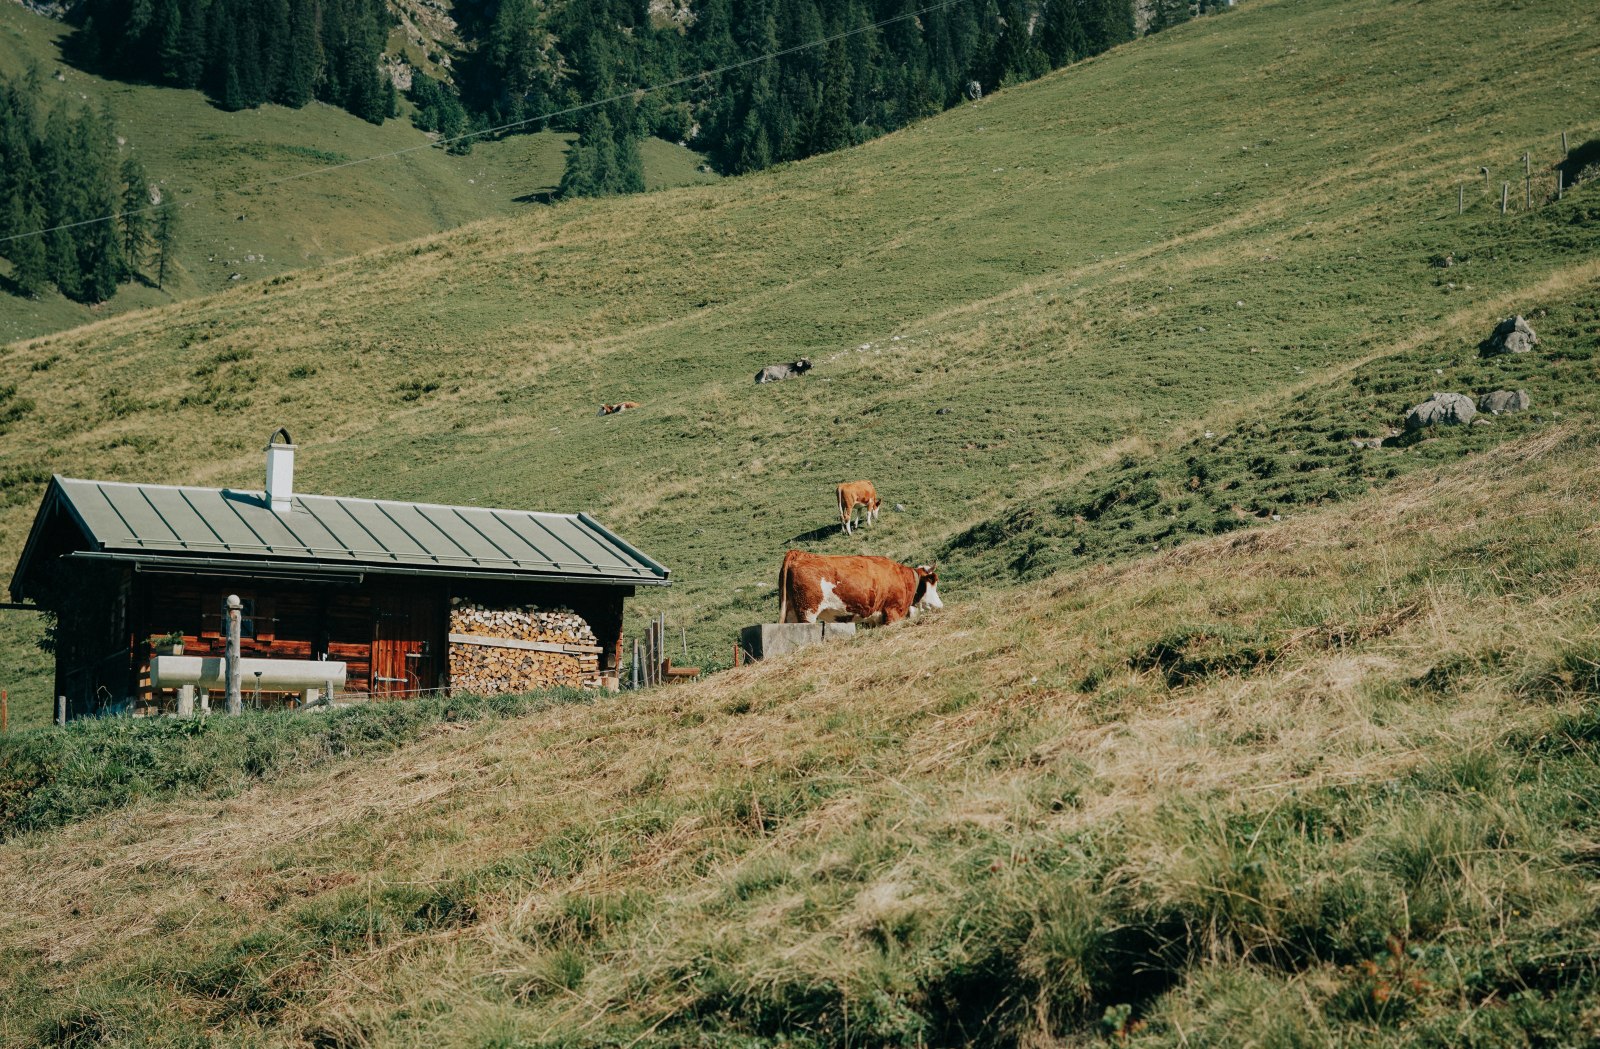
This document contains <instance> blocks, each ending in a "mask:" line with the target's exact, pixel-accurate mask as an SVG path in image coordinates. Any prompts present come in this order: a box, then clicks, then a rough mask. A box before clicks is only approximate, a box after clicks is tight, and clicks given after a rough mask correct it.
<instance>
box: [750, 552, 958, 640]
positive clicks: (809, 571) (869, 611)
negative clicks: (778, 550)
mask: <svg viewBox="0 0 1600 1049" xmlns="http://www.w3.org/2000/svg"><path fill="white" fill-rule="evenodd" d="M938 583H939V574H938V572H936V571H935V570H934V567H933V566H932V565H918V566H916V567H915V568H913V567H911V566H910V565H903V564H900V563H899V562H898V561H891V560H889V559H888V558H887V557H865V556H861V555H857V554H850V555H846V556H843V557H830V556H828V555H825V554H808V553H804V552H802V551H800V550H790V551H789V552H788V553H786V554H784V555H783V568H782V570H780V571H779V573H778V621H779V622H781V623H818V622H822V623H867V624H876V623H894V622H898V621H899V620H902V619H905V618H907V617H908V616H911V615H914V614H915V613H916V611H917V609H921V608H943V607H944V603H943V602H941V601H940V600H939V590H938Z"/></svg>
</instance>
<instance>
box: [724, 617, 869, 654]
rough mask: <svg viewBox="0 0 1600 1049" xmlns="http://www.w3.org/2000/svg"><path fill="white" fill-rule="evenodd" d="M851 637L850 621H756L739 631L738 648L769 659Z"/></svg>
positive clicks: (851, 627)
mask: <svg viewBox="0 0 1600 1049" xmlns="http://www.w3.org/2000/svg"><path fill="white" fill-rule="evenodd" d="M855 636H856V625H855V624H854V623H757V624H756V625H755V626H747V627H745V628H744V629H743V630H741V631H739V647H740V648H742V649H744V654H745V655H746V656H748V657H749V658H751V659H770V658H771V657H773V656H782V655H787V654H788V653H790V652H798V651H799V650H800V649H802V648H805V647H807V646H809V645H820V644H822V643H823V642H825V641H844V640H846V639H848V638H852V637H855Z"/></svg>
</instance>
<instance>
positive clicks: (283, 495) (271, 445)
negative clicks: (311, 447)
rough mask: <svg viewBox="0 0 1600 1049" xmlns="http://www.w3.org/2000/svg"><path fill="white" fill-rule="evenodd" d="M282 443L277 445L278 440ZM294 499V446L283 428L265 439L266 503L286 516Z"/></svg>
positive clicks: (287, 432)
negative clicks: (280, 438)
mask: <svg viewBox="0 0 1600 1049" xmlns="http://www.w3.org/2000/svg"><path fill="white" fill-rule="evenodd" d="M279 437H282V438H283V443H282V444H279V443H278V438H279ZM293 499H294V445H293V444H292V443H290V441H289V431H288V430H286V429H284V428H283V427H281V426H280V427H278V429H277V430H276V431H275V432H274V433H273V435H272V436H271V437H268V438H267V501H268V502H269V503H271V504H272V509H273V511H274V512H275V513H280V514H286V513H288V512H289V511H290V509H291V508H292V506H293V503H292V501H293Z"/></svg>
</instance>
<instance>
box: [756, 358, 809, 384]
mask: <svg viewBox="0 0 1600 1049" xmlns="http://www.w3.org/2000/svg"><path fill="white" fill-rule="evenodd" d="M810 370H811V362H810V361H809V360H807V359H806V358H804V357H801V358H800V359H799V360H797V361H795V362H794V363H793V364H769V365H767V366H766V367H765V368H762V369H761V370H760V371H758V372H756V382H782V381H783V380H785V379H792V378H794V377H795V376H796V375H804V374H805V373H806V372H808V371H810Z"/></svg>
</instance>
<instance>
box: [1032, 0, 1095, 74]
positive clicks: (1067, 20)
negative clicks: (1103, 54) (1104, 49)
mask: <svg viewBox="0 0 1600 1049" xmlns="http://www.w3.org/2000/svg"><path fill="white" fill-rule="evenodd" d="M1039 46H1040V48H1041V50H1043V51H1044V53H1045V57H1046V58H1048V59H1049V60H1050V66H1051V68H1052V69H1060V68H1061V67H1062V66H1064V65H1067V64H1068V63H1071V62H1076V61H1077V60H1078V59H1080V58H1082V57H1083V56H1084V55H1086V54H1088V53H1089V38H1088V36H1086V35H1085V34H1084V31H1083V19H1082V18H1081V17H1080V15H1079V3H1078V0H1048V3H1047V5H1046V7H1045V9H1044V14H1043V16H1042V18H1041V20H1040V25H1039Z"/></svg>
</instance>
